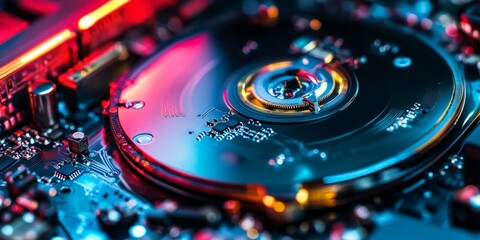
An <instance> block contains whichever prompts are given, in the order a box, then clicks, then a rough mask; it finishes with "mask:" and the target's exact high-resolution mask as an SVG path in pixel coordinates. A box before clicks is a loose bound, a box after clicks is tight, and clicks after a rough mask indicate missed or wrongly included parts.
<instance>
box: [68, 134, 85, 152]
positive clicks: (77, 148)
mask: <svg viewBox="0 0 480 240" xmlns="http://www.w3.org/2000/svg"><path fill="white" fill-rule="evenodd" d="M68 149H70V152H72V153H77V154H80V153H84V152H86V151H87V150H88V137H87V135H85V133H83V132H74V133H73V134H72V135H71V136H70V137H69V138H68Z"/></svg>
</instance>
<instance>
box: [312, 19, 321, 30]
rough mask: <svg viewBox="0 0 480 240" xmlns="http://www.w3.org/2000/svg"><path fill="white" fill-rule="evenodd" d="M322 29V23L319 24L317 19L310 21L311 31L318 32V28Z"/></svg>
mask: <svg viewBox="0 0 480 240" xmlns="http://www.w3.org/2000/svg"><path fill="white" fill-rule="evenodd" d="M321 27H322V22H320V21H319V20H317V19H312V20H311V21H310V28H311V29H313V30H320V28H321Z"/></svg>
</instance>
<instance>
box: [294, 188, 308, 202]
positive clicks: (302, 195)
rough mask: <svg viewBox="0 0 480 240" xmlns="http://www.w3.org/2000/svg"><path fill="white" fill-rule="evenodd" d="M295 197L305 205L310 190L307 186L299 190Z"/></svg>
mask: <svg viewBox="0 0 480 240" xmlns="http://www.w3.org/2000/svg"><path fill="white" fill-rule="evenodd" d="M295 199H296V200H297V202H298V203H300V205H305V204H306V203H307V202H308V190H307V189H305V188H301V189H300V190H298V192H297V195H296V196H295Z"/></svg>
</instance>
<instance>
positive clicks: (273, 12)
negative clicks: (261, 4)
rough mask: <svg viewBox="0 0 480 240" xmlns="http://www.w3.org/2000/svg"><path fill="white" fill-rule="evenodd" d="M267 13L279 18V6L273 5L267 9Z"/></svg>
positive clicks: (270, 16)
mask: <svg viewBox="0 0 480 240" xmlns="http://www.w3.org/2000/svg"><path fill="white" fill-rule="evenodd" d="M267 15H268V17H269V18H277V17H278V8H277V7H276V6H271V7H269V8H268V9H267Z"/></svg>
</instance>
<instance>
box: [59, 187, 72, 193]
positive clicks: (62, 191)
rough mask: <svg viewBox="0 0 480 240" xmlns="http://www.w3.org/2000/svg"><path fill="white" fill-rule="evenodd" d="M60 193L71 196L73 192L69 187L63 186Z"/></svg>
mask: <svg viewBox="0 0 480 240" xmlns="http://www.w3.org/2000/svg"><path fill="white" fill-rule="evenodd" d="M60 192H61V193H62V194H69V193H71V192H72V189H71V188H70V187H69V186H63V187H62V188H60Z"/></svg>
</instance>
